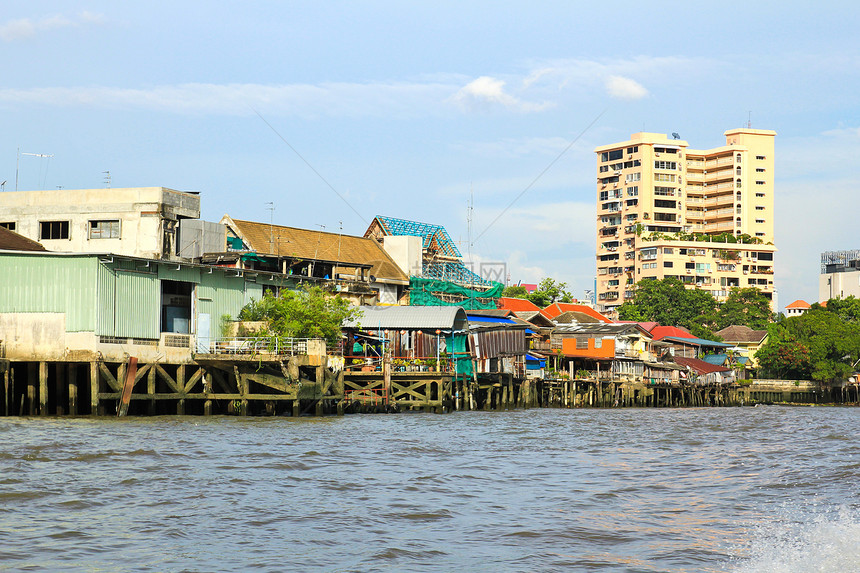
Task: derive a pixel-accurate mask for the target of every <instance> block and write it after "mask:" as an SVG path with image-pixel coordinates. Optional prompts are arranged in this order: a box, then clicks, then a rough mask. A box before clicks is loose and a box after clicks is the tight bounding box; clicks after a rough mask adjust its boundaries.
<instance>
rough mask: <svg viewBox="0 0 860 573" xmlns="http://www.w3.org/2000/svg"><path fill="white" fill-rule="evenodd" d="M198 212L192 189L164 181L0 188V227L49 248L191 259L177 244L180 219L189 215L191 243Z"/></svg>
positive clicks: (186, 218)
mask: <svg viewBox="0 0 860 573" xmlns="http://www.w3.org/2000/svg"><path fill="white" fill-rule="evenodd" d="M199 218H200V196H199V195H198V194H197V193H186V192H183V191H175V190H173V189H167V188H165V187H134V188H122V189H59V190H52V191H10V192H5V193H0V227H4V228H6V229H8V230H10V231H15V232H16V233H18V234H20V235H23V236H24V237H27V238H28V239H31V240H33V241H38V242H39V243H41V244H42V245H44V247H45V248H46V249H48V250H50V251H58V252H73V253H114V254H117V255H126V256H131V257H142V258H149V259H169V260H182V259H191V258H192V257H193V254H185V253H183V252H182V251H181V249H180V244H181V242H180V237H181V236H182V234H183V225H182V223H183V221H192V220H193V221H194V224H195V225H196V228H195V229H189V230H188V231H187V234H188V237H189V241H188V242H187V243H186V244H190V243H195V238H192V237H191V235H194V234H197V233H200V232H202V227H201V223H202V222H201V221H197V219H199ZM209 225H214V224H212V223H210V224H209ZM209 230H210V232H212V233H214V236H213V237H212V238H213V239H214V240H215V242H218V241H219V240H220V242H222V243H223V240H224V235H223V232H221V234H220V236H219V235H218V227H217V226H216V227H214V228H213V227H210V228H209ZM198 242H199V241H198Z"/></svg>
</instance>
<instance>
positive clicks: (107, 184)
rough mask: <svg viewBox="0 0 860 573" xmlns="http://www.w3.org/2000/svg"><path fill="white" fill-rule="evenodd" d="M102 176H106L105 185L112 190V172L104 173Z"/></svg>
mask: <svg viewBox="0 0 860 573" xmlns="http://www.w3.org/2000/svg"><path fill="white" fill-rule="evenodd" d="M102 174H103V175H104V176H105V178H104V184H105V185H106V186H107V188H108V189H110V171H102Z"/></svg>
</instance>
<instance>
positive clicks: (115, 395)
mask: <svg viewBox="0 0 860 573" xmlns="http://www.w3.org/2000/svg"><path fill="white" fill-rule="evenodd" d="M98 397H99V399H100V400H118V399H119V398H120V397H121V394H120V392H100V393H99V394H98ZM182 397H183V398H184V399H185V400H262V401H267V400H274V401H290V400H296V399H297V398H296V395H295V393H291V394H205V393H202V392H198V393H194V394H183V395H182ZM131 399H132V400H177V399H178V396H177V395H176V394H172V393H171V394H161V393H160V394H134V393H132V395H131ZM421 403H422V404H426V402H421Z"/></svg>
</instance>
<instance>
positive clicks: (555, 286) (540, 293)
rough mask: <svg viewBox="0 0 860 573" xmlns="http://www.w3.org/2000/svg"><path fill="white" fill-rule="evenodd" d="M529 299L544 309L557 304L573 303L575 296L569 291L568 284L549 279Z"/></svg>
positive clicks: (539, 285) (544, 280)
mask: <svg viewBox="0 0 860 573" xmlns="http://www.w3.org/2000/svg"><path fill="white" fill-rule="evenodd" d="M528 299H529V300H530V301H532V302H533V303H534V304H536V305H537V306H539V307H541V308H543V307H545V306H549V305H551V304H553V303H555V302H571V301H572V300H573V296H572V295H571V294H570V293H569V292H568V291H567V283H563V282H560V281H556V280H554V279H551V278H549V277H547V278H545V279H543V280H542V281H541V282H540V284H538V287H537V288H536V289H535V290H534V292H532V293H531V294H529V295H528Z"/></svg>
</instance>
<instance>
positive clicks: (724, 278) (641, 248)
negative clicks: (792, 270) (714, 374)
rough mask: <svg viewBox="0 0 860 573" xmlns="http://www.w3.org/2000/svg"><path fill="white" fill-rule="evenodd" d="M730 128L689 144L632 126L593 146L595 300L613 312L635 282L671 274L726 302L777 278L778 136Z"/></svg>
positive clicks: (768, 291)
mask: <svg viewBox="0 0 860 573" xmlns="http://www.w3.org/2000/svg"><path fill="white" fill-rule="evenodd" d="M775 135H776V132H774V131H769V130H762V129H732V130H729V131H726V132H725V137H726V144H725V145H724V146H722V147H717V148H715V149H708V150H696V149H689V148H688V144H687V142H686V141H683V140H682V139H680V138H679V137H678V136H677V134H673V138H671V139H670V138H669V137H668V136H667V135H666V134H662V133H644V132H643V133H634V134H633V135H631V136H630V140H629V141H625V142H621V143H613V144H611V145H603V146H600V147H598V148H597V149H595V150H594V151H595V152H596V153H597V305H598V310H600V311H601V312H603V313H609V314H610V315H611V314H612V313H613V312H614V311H615V309H616V308H617V307H618V306H620V305H621V304H622V303H624V302H625V301H627V300H631V299H632V298H633V292H634V288H635V284H636V283H638V282H639V281H641V280H646V279H663V278H665V277H676V278H678V279H679V280H681V281H682V282H684V283H685V284H686V285H687V286H688V288H699V289H703V290H708V291H710V292H711V293H712V294H713V295H714V297H715V298H717V300H724V299H725V298H726V297H727V296H728V293H729V291H730V290H731V288H732V287H750V286H751V287H757V288H758V289H759V290H761V291H762V293H763V294H764V295H765V296H767V297H768V298H770V299H771V307H772V308H774V309H775V308H776V304H777V301H776V291H775V289H774V284H773V269H774V253H775V252H776V247H775V246H774V236H773V218H774V211H773V194H774V184H773V181H774V172H773V167H774V157H773V153H774V143H773V142H774V136H775Z"/></svg>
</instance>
